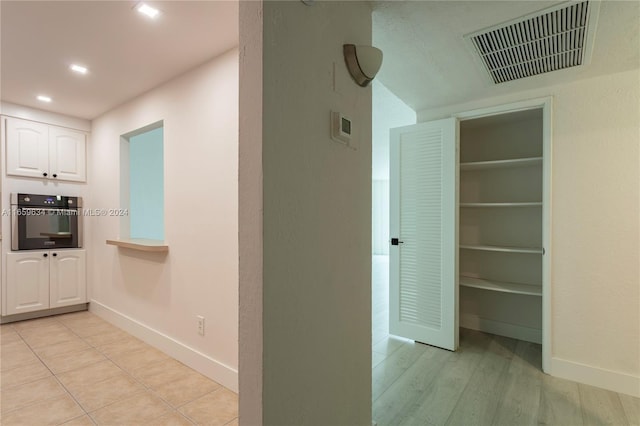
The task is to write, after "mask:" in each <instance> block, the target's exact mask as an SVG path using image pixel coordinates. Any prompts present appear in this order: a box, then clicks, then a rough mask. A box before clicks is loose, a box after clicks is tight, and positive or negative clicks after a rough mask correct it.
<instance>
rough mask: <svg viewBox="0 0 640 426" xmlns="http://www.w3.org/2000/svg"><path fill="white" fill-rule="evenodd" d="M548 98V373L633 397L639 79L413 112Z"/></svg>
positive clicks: (637, 346)
mask: <svg viewBox="0 0 640 426" xmlns="http://www.w3.org/2000/svg"><path fill="white" fill-rule="evenodd" d="M548 95H551V96H553V123H552V135H553V136H552V138H553V140H552V207H551V208H552V210H551V217H552V259H551V268H552V272H551V281H552V282H551V286H552V295H551V297H552V307H551V309H552V362H551V374H554V375H558V376H561V377H565V378H569V379H572V380H576V381H581V382H585V383H590V384H593V385H596V386H601V387H605V388H609V389H614V390H617V391H620V392H624V393H629V394H634V395H636V396H639V395H640V269H639V267H638V259H640V220H639V218H640V167H639V165H640V161H639V158H640V157H639V155H640V152H639V145H640V144H639V141H640V121H639V120H638V117H640V72H639V70H638V69H635V70H632V71H626V72H623V73H617V74H612V75H607V76H601V77H597V78H593V79H587V80H580V81H576V82H574V83H572V84H567V85H561V86H553V87H547V88H543V89H538V90H531V91H525V92H519V93H514V94H511V95H508V96H502V97H496V98H490V99H485V100H482V101H475V102H470V103H466V104H463V105H455V106H448V107H443V108H438V109H432V110H427V111H421V112H419V113H418V121H420V122H423V121H429V120H433V119H437V118H442V117H446V116H450V115H451V114H452V113H456V112H461V111H467V110H472V109H476V108H482V107H487V106H494V105H500V104H505V103H509V102H514V101H518V100H524V99H530V98H538V97H543V96H548Z"/></svg>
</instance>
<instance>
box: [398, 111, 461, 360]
mask: <svg viewBox="0 0 640 426" xmlns="http://www.w3.org/2000/svg"><path fill="white" fill-rule="evenodd" d="M458 145H459V141H458V121H457V119H455V118H450V119H445V120H438V121H433V122H429V123H421V124H416V125H412V126H407V127H401V128H397V129H392V130H391V140H390V161H391V163H390V190H389V192H390V206H391V211H390V234H391V238H392V240H391V243H392V245H391V248H390V253H389V254H390V259H389V260H390V262H389V274H390V277H389V292H390V294H389V332H390V333H391V334H395V335H398V336H402V337H406V338H408V339H413V340H416V341H419V342H423V343H427V344H430V345H434V346H439V347H442V348H445V349H449V350H456V348H457V346H458V282H457V281H458V278H457V277H458V273H457V271H458V260H457V259H458V232H457V223H458Z"/></svg>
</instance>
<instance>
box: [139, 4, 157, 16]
mask: <svg viewBox="0 0 640 426" xmlns="http://www.w3.org/2000/svg"><path fill="white" fill-rule="evenodd" d="M136 9H137V10H138V12H140V13H142V14H143V15H147V16H148V17H149V18H155V17H156V16H158V14H159V13H160V11H159V10H158V9H154V8H153V7H151V6H149V5H148V4H146V3H140V4H139V5H138V7H137V8H136Z"/></svg>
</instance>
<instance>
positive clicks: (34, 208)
mask: <svg viewBox="0 0 640 426" xmlns="http://www.w3.org/2000/svg"><path fill="white" fill-rule="evenodd" d="M80 247H82V197H65V196H61V195H36V194H15V193H14V194H11V250H42V249H58V248H80Z"/></svg>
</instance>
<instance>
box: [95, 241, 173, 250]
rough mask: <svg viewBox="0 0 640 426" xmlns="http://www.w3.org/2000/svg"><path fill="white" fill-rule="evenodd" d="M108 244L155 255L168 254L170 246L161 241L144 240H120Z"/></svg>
mask: <svg viewBox="0 0 640 426" xmlns="http://www.w3.org/2000/svg"><path fill="white" fill-rule="evenodd" d="M107 244H109V245H112V246H117V247H122V248H128V249H131V250H138V251H147V252H155V253H163V252H164V253H166V252H168V251H169V246H168V245H167V244H166V243H165V242H164V241H160V240H145V239H142V238H120V239H117V240H107Z"/></svg>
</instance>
